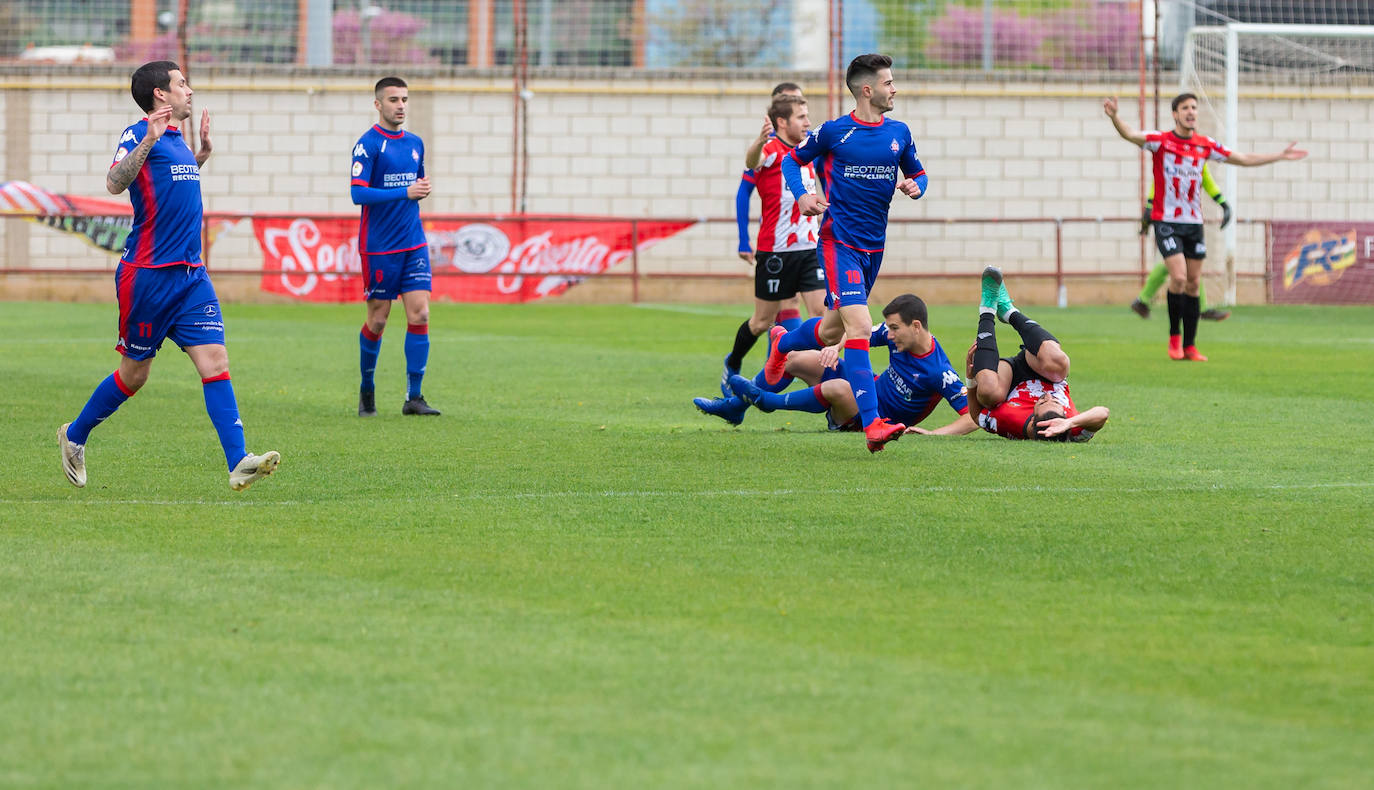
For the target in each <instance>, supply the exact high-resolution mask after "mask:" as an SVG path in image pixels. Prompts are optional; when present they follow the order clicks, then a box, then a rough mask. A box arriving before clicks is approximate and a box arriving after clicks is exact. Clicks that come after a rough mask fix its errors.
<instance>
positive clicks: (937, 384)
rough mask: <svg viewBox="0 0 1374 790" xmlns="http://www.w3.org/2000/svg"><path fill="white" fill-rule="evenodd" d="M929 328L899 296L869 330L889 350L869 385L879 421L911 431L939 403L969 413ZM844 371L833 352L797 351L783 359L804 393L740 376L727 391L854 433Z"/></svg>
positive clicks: (923, 315)
mask: <svg viewBox="0 0 1374 790" xmlns="http://www.w3.org/2000/svg"><path fill="white" fill-rule="evenodd" d="M929 326H930V324H929V317H928V312H927V310H926V303H925V302H923V301H921V299H920V297H918V296H916V295H914V294H902V295H901V296H898V297H897V298H896V299H893V300H892V301H891V302H889V303H888V304H887V306H886V307H884V308H883V323H882V324H880V325H878V326H876V327H874V328H873V332H872V335H871V336H870V338H869V343H870V345H873V346H886V347H887V350H888V368H887V370H885V371H883V372H882V373H881V374H879V375H878V376H877V378H876V379H874V381H873V387H874V389H875V390H876V392H877V397H878V413H879V414H880V415H882V417H883V418H884V419H887V420H890V421H892V422H900V423H905V424H906V425H908V426H914V425H916V424H917V423H919V422H921V421H922V420H924V419H925V418H926V417H927V416H929V415H930V413H931V411H933V410H934V409H935V405H936V404H937V403H939V402H940V400H941V399H944V400H946V401H948V402H949V405H950V407H951V408H953V409H954V411H955V412H957V413H958V414H960V415H967V414H968V391H967V390H966V389H964V382H963V381H962V380H961V379H960V378H959V374H958V373H955V372H954V369H953V368H952V367H951V366H950V364H949V358H948V357H947V356H945V350H944V349H943V348H941V347H940V343H939V341H937V340H936V339H935V336H934V335H932V334H930V329H929ZM843 367H844V363H843V362H842V361H840V360H839V357H838V349H835V348H834V347H831V348H828V349H824V350H821V351H797V352H793V353H792V354H789V355H788V356H787V373H788V375H789V376H795V377H797V378H799V379H802V380H803V381H805V382H806V383H807V384H809V385H810V388H809V389H803V390H797V391H794V392H789V393H787V394H785V395H781V394H776V393H773V392H768V391H767V390H765V389H763V388H761V387H759V386H758V383H757V382H754V381H750V380H749V379H746V378H744V377H743V376H732V377H731V378H730V389H731V390H732V391H733V392H734V393H735V395H736V397H737V398H739V399H741V400H742V401H744V402H745V403H748V404H750V405H752V406H755V407H757V408H758V410H759V411H764V412H770V411H775V410H784V411H804V412H812V413H816V414H819V413H820V412H826V413H827V416H828V418H829V422H830V428H831V430H841V431H859V430H862V426H860V425H859V420H858V417H859V407H858V404H857V403H856V401H855V399H854V390H853V389H851V388H850V386H849V381H848V380H847V379H846V378H845V375H844V372H843V370H842V369H843ZM703 411H707V413H716V412H712V411H709V410H707V409H703ZM717 416H721V415H720V414H717ZM960 419H962V420H967V418H966V417H961V418H960ZM957 422H958V420H956V423H957ZM956 423H951V425H953V424H956Z"/></svg>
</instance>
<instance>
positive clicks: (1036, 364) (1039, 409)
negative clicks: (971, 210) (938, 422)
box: [915, 266, 1108, 442]
mask: <svg viewBox="0 0 1374 790" xmlns="http://www.w3.org/2000/svg"><path fill="white" fill-rule="evenodd" d="M996 321H1001V322H1003V323H1006V324H1011V326H1012V328H1013V329H1015V330H1016V332H1017V334H1019V335H1020V336H1021V343H1022V348H1021V351H1020V352H1019V353H1018V354H1017V355H1016V356H1014V357H1003V358H1000V359H999V358H998V356H997V325H996ZM1068 375H1069V355H1068V354H1065V353H1064V349H1063V348H1062V347H1061V346H1060V345H1059V340H1058V339H1057V338H1055V336H1054V335H1052V334H1050V333H1049V332H1048V331H1047V330H1046V329H1045V328H1044V327H1042V326H1040V324H1038V323H1036V322H1035V321H1033V320H1031V319H1030V318H1029V317H1027V316H1026V315H1025V314H1024V313H1022V312H1021V311H1020V310H1018V309H1016V305H1015V304H1014V303H1013V302H1012V300H1011V295H1010V294H1008V293H1007V288H1006V285H1005V284H1004V283H1003V282H1002V270H1001V269H999V268H997V267H996V266H989V267H987V268H986V269H984V270H983V281H982V299H981V301H980V303H979V306H978V336H977V339H976V340H975V341H974V344H973V348H971V349H969V360H968V376H969V395H970V397H972V398H974V399H976V400H977V402H978V405H979V409H978V418H977V422H976V423H975V422H974V421H973V420H972V419H968V418H967V416H965V417H964V418H961V419H960V420H958V421H956V422H954V423H951V424H949V425H946V426H945V427H943V428H938V429H936V430H934V431H927V430H925V429H923V428H917V429H915V432H916V433H924V434H953V435H960V434H965V433H971V432H973V431H976V430H978V428H980V427H981V428H982V429H983V430H985V431H987V432H988V433H995V434H997V435H998V436H1002V437H1005V438H1007V439H1051V440H1056V441H1073V442H1086V441H1088V440H1089V439H1091V438H1092V437H1093V435H1094V434H1095V433H1097V432H1098V431H1100V430H1102V426H1104V425H1106V424H1107V417H1108V411H1107V407H1106V406H1094V407H1092V408H1091V409H1088V410H1087V411H1085V412H1083V413H1081V414H1080V413H1079V412H1078V410H1077V409H1075V408H1074V405H1073V397H1072V396H1071V395H1070V394H1069V382H1068Z"/></svg>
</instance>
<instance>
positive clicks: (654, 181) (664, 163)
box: [0, 70, 1374, 298]
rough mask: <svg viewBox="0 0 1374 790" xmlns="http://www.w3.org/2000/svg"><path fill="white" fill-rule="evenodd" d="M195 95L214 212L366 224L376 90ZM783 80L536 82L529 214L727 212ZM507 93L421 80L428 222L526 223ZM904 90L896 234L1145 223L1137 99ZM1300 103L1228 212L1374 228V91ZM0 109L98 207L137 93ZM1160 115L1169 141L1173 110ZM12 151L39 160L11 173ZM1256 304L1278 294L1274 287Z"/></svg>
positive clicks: (1285, 101) (938, 254) (936, 87)
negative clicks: (356, 214) (1058, 222)
mask: <svg viewBox="0 0 1374 790" xmlns="http://www.w3.org/2000/svg"><path fill="white" fill-rule="evenodd" d="M195 79H196V82H195V88H196V107H197V110H196V112H197V117H198V114H199V111H200V109H202V108H206V109H209V110H210V112H211V117H212V135H213V139H214V145H215V153H214V155H213V156H212V157H211V159H210V161H209V162H208V163H207V165H206V168H205V171H204V173H203V176H202V182H201V183H202V187H203V190H204V194H205V200H206V206H207V208H209V209H211V210H217V211H243V212H248V211H291V212H352V211H354V210H355V209H354V207H353V206H352V204H351V203H350V201H349V198H348V192H347V189H348V167H349V152H350V149H351V147H352V144H353V142H354V141H355V140H356V139H357V137H358V136H359V135H360V134H361V133H362V132H363V131H364V130H365V129H366V128H367V127H368V125H369V124H370V123H372V122H373V121H374V120H375V117H376V116H375V111H374V110H373V108H372V96H371V90H370V89H371V84H372V82H373V81H374V76H373V75H347V74H330V75H323V74H319V73H300V74H287V73H274V74H267V75H263V74H254V73H249V72H241V73H235V72H227V71H226V72H219V71H215V70H208V71H203V72H201V73H200V74H197V75H195ZM773 82H774V78H773V77H772V76H769V75H745V77H744V78H739V79H722V78H701V77H699V76H697V77H681V78H670V77H640V78H634V77H619V78H615V79H610V80H607V79H605V78H602V77H595V78H591V77H579V76H577V75H566V76H559V75H557V74H556V73H549V74H547V75H546V76H544V77H542V78H538V79H535V80H534V81H533V83H532V85H531V89H532V90H533V92H534V97H533V99H532V100H531V101H530V104H529V118H530V120H529V129H530V138H529V143H528V145H529V152H530V174H529V180H528V185H529V193H528V198H527V208H528V210H529V211H530V212H535V213H545V212H547V213H576V214H615V215H622V216H643V217H652V216H693V217H698V216H700V217H708V216H709V217H727V216H731V215H732V214H733V200H734V194H735V189H736V185H737V184H738V179H739V173H740V170H741V168H742V161H743V152H744V148H745V146H746V145H747V144H748V142H749V140H750V139H751V138H752V137H753V135H754V134H756V133H757V130H758V128H759V125H760V123H761V121H762V118H763V114H764V109H765V107H766V103H767V99H766V95H765V94H766V92H767V90H768V89H769V88H770V87H771V85H772V84H773ZM801 82H802V84H803V87H805V88H811V89H812V90H813V91H814V92H815V93H814V95H813V101H814V102H815V105H814V106H813V107H812V114H813V117H814V118H815V119H816V121H817V122H818V121H819V120H820V119H821V117H822V116H823V115H824V104H825V102H824V97H823V95H822V93H821V91H823V90H824V82H823V80H821V79H819V78H813V79H810V80H806V79H803V80H801ZM510 87H511V86H510V80H509V78H508V76H507V75H504V74H492V75H489V76H481V75H479V76H462V77H455V76H446V77H423V78H420V77H416V78H412V79H411V102H410V104H411V118H410V121H409V123H408V128H409V129H410V130H411V131H413V132H415V133H417V134H419V135H421V136H422V137H423V138H424V140H425V144H426V150H427V156H428V162H427V163H426V166H427V170H428V172H429V174H430V177H431V180H432V181H433V183H434V188H435V192H434V194H433V196H432V197H431V198H430V199H429V200H428V201H427V202H426V205H425V207H424V208H425V209H426V210H427V211H430V212H473V213H490V212H505V211H509V210H510V206H511V203H510V162H511V148H512V134H511V128H512V124H511V117H512V113H511V104H512V102H511V97H510ZM898 89H899V95H898V97H897V109H896V110H895V112H893V113H892V115H893V117H895V118H898V119H901V120H904V121H906V122H907V123H909V124H910V125H911V127H912V129H913V131H914V133H915V135H916V139H917V146H918V149H919V152H920V155H921V158H922V161H923V162H924V164H925V165H926V168H927V170H928V171H929V173H930V179H931V185H930V194H929V195H928V196H927V197H926V198H924V199H922V200H921V201H919V202H911V201H907V200H905V199H898V200H895V201H894V203H893V208H892V217H893V218H924V219H942V220H944V219H959V218H992V217H996V218H1001V219H1003V220H1006V219H1010V218H1017V217H1099V216H1103V217H1128V216H1135V215H1136V214H1137V211H1138V205H1139V203H1138V184H1139V163H1138V157H1137V153H1136V151H1135V150H1134V149H1133V148H1132V147H1131V146H1130V145H1129V144H1127V143H1125V142H1124V141H1122V140H1120V139H1119V138H1118V137H1117V136H1116V134H1115V132H1114V131H1113V129H1112V127H1111V124H1110V123H1109V122H1108V120H1107V119H1106V118H1105V116H1104V115H1103V113H1102V107H1101V100H1102V96H1104V95H1107V94H1108V93H1125V94H1128V96H1129V94H1130V93H1131V92H1132V91H1134V86H1133V85H1126V84H1117V85H1114V84H1106V83H1097V84H1078V83H1074V84H1070V83H1063V84H1058V83H1025V82H1017V83H1007V84H998V83H987V82H978V83H969V84H965V83H959V82H954V81H947V82H941V81H931V80H929V78H928V77H923V78H922V79H916V78H915V75H910V76H908V77H906V78H905V79H903V78H902V75H899V82H898ZM1297 96H1298V94H1297V93H1296V92H1293V95H1292V96H1290V95H1289V94H1288V93H1285V92H1282V91H1278V90H1274V91H1267V90H1254V91H1249V92H1248V95H1246V96H1244V97H1243V100H1242V102H1241V111H1242V117H1243V125H1242V128H1241V130H1240V142H1239V148H1240V149H1241V150H1246V151H1270V150H1277V149H1279V148H1281V147H1282V146H1283V145H1284V144H1285V143H1286V142H1287V141H1288V140H1292V139H1296V140H1299V141H1300V142H1301V143H1302V144H1303V146H1304V147H1306V148H1307V149H1309V150H1310V151H1311V157H1310V158H1309V159H1307V160H1305V161H1302V162H1296V163H1293V162H1283V163H1279V164H1276V165H1272V166H1268V167H1263V168H1254V169H1242V170H1241V173H1240V181H1239V188H1238V190H1237V193H1236V194H1235V195H1230V196H1229V197H1230V200H1231V202H1232V204H1233V206H1235V207H1236V209H1237V214H1238V216H1241V217H1246V218H1292V219H1303V218H1314V219H1315V218H1322V219H1326V218H1337V219H1365V220H1367V219H1369V218H1371V217H1374V195H1372V194H1371V189H1370V183H1371V180H1374V179H1372V178H1371V177H1372V176H1374V164H1371V162H1374V141H1371V138H1370V135H1369V134H1368V130H1369V129H1370V128H1374V93H1359V92H1355V91H1344V92H1339V91H1338V92H1331V93H1328V94H1313V95H1311V96H1308V97H1305V98H1299V97H1297ZM1124 104H1126V105H1127V106H1126V107H1125V108H1124V109H1123V113H1124V114H1125V116H1126V117H1127V118H1128V120H1129V122H1130V123H1131V124H1132V125H1139V120H1138V118H1137V117H1136V110H1135V102H1134V99H1131V98H1127V99H1125V100H1124ZM15 107H25V108H26V109H25V110H24V111H23V112H15V111H13V109H14V108H15ZM0 108H9V109H0V123H4V124H5V126H3V127H0V129H2V130H3V133H4V138H5V140H6V144H5V151H4V152H0V177H3V178H6V179H8V178H14V177H26V178H27V179H28V180H31V181H33V182H34V183H36V184H39V185H41V186H44V187H46V188H48V189H52V190H54V191H59V192H72V193H77V194H90V195H103V194H104V173H105V170H106V168H107V166H108V164H109V161H110V156H111V153H112V151H113V149H114V143H115V140H116V138H117V135H118V133H119V131H120V130H121V129H122V128H123V127H124V126H125V125H127V124H128V123H131V122H132V121H133V120H135V119H137V118H138V117H139V116H140V115H141V113H140V111H139V110H138V109H137V107H135V105H134V104H133V101H132V100H131V98H130V97H129V94H128V88H127V82H126V81H125V79H124V78H122V77H119V78H116V77H114V76H111V75H108V74H103V75H99V76H97V77H94V78H93V77H91V76H90V75H84V76H74V75H72V74H55V73H40V74H34V75H19V76H15V75H10V76H9V79H8V83H7V87H6V89H5V90H3V91H0ZM1161 117H1162V118H1163V119H1164V123H1165V124H1166V125H1167V124H1168V123H1169V121H1168V119H1169V114H1168V110H1167V105H1166V106H1165V107H1164V108H1163V111H1162V112H1161ZM194 120H195V119H193V121H194ZM192 125H193V126H194V124H192ZM1214 128H1216V122H1215V120H1214V119H1211V118H1208V117H1205V116H1204V118H1203V131H1204V132H1206V131H1208V130H1209V129H1214ZM15 152H19V154H20V156H21V158H22V159H23V160H24V161H16V159H15ZM1221 170H1222V169H1221V168H1218V171H1217V174H1216V175H1217V177H1218V180H1219V181H1221V180H1222V179H1221V176H1222V172H1221ZM21 174H22V175H21ZM1223 183H1224V182H1223ZM754 211H755V214H756V215H757V204H755V210H754ZM1213 216H1219V214H1218V213H1215V212H1214V213H1213ZM0 226H3V229H0V233H3V234H4V237H3V243H0V251H3V252H4V255H5V260H4V262H3V264H4V265H5V266H9V267H23V266H44V267H46V266H52V267H72V268H91V267H100V266H105V265H109V264H111V263H112V262H111V261H110V260H109V258H108V256H103V255H102V254H101V253H99V252H97V251H95V250H92V249H91V248H90V247H88V246H86V245H85V244H84V243H82V242H80V241H78V240H75V239H73V238H69V237H64V236H62V235H59V234H56V233H53V232H51V231H47V230H44V229H40V228H37V227H34V226H31V224H29V223H20V222H16V221H14V220H10V221H6V222H4V223H0ZM17 226H22V227H17ZM891 235H892V243H891V245H890V246H889V253H888V255H887V259H886V261H885V264H884V273H885V275H887V274H889V273H890V274H893V275H898V274H902V273H905V274H911V275H924V274H932V273H949V274H969V273H976V272H977V271H978V270H980V269H981V268H982V267H983V266H984V265H986V264H987V263H998V264H1000V265H1003V266H1005V267H1007V268H1008V270H1009V271H1011V272H1016V271H1018V270H1025V271H1039V272H1044V271H1049V270H1051V269H1052V268H1053V265H1054V259H1055V250H1056V239H1055V235H1054V233H1053V225H1052V224H1043V223H1042V224H1037V225H1021V224H1016V223H1003V224H996V225H988V224H978V225H974V224H924V225H902V226H894V228H893V231H892V234H891ZM1208 235H1209V241H1210V242H1211V246H1212V248H1213V251H1214V253H1219V252H1220V247H1221V234H1220V233H1219V232H1216V230H1215V227H1214V226H1213V227H1212V228H1209V231H1208ZM734 239H735V230H734V227H733V225H730V224H718V225H704V226H698V227H696V228H693V229H692V230H690V231H688V232H686V233H684V234H682V235H680V236H678V237H676V238H674V239H672V240H669V241H667V242H664V243H663V244H661V245H659V246H658V247H655V248H654V249H653V250H651V251H650V252H648V253H646V254H645V256H644V257H643V268H644V269H645V270H646V271H659V272H663V271H674V272H684V271H688V272H707V273H715V274H739V273H740V272H741V271H742V264H740V263H739V261H738V260H737V258H736V257H735V254H734V251H735V243H734ZM1062 244H1063V249H1064V260H1065V265H1066V269H1067V270H1068V271H1069V272H1070V273H1091V272H1103V271H1120V270H1123V269H1133V268H1134V267H1136V266H1137V265H1138V261H1139V246H1140V245H1139V241H1138V239H1137V237H1136V235H1135V233H1134V226H1133V225H1132V224H1130V223H1129V222H1105V223H1101V224H1087V225H1068V226H1066V227H1065V229H1064V233H1063V237H1062ZM25 255H26V256H27V260H22V259H21V258H23V257H25ZM214 257H215V262H216V266H218V267H229V266H233V267H245V268H251V267H253V266H255V265H256V264H257V261H258V255H257V252H256V249H255V244H254V242H253V240H252V234H251V231H250V230H249V229H248V228H247V226H246V225H245V226H241V227H240V228H239V229H238V230H236V231H235V232H234V233H232V234H230V235H229V236H227V237H225V238H224V239H223V240H222V241H220V242H219V243H218V244H217V245H216V247H215V250H214ZM1214 257H1215V258H1216V260H1215V261H1213V262H1211V263H1209V266H1208V269H1209V272H1210V273H1209V278H1215V277H1216V276H1217V273H1218V272H1219V270H1220V263H1219V261H1220V256H1219V255H1215V256H1214ZM1237 266H1238V270H1239V271H1241V272H1243V273H1252V274H1253V273H1258V272H1261V271H1262V270H1263V266H1264V261H1263V239H1262V234H1261V233H1260V231H1259V229H1258V226H1243V227H1242V228H1241V231H1240V243H1239V244H1238V255H1237ZM1128 279H1129V278H1128ZM1130 285H1131V283H1129V282H1127V283H1123V287H1126V286H1130ZM738 288H739V286H738V284H733V285H732V287H731V290H730V291H729V292H728V293H727V295H726V296H725V297H724V298H735V297H736V296H737V295H738V294H737V293H735V291H737V290H738ZM1247 293H1248V294H1249V295H1250V296H1251V297H1252V298H1262V293H1263V292H1262V289H1261V290H1259V291H1258V292H1255V291H1254V290H1253V289H1251V290H1250V291H1248V292H1247ZM1111 298H1116V297H1115V295H1112V296H1111Z"/></svg>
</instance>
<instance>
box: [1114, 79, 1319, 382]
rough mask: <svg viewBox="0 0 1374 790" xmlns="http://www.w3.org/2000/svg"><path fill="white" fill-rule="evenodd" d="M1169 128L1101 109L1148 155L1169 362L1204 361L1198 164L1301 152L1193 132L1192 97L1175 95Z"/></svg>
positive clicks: (1254, 162) (1249, 162)
mask: <svg viewBox="0 0 1374 790" xmlns="http://www.w3.org/2000/svg"><path fill="white" fill-rule="evenodd" d="M1170 106H1171V107H1172V110H1173V115H1174V128H1173V129H1172V130H1169V131H1154V132H1140V131H1136V130H1135V129H1132V128H1131V127H1129V126H1127V125H1126V122H1125V121H1123V120H1122V119H1121V117H1120V116H1119V115H1118V114H1117V110H1118V107H1117V101H1116V97H1112V98H1109V99H1107V100H1105V101H1104V102H1103V103H1102V107H1103V110H1104V111H1105V112H1106V113H1107V117H1108V118H1110V119H1111V121H1112V125H1113V126H1114V127H1116V133H1117V134H1119V135H1121V138H1122V139H1123V140H1126V141H1127V142H1129V143H1131V144H1133V145H1138V146H1140V147H1141V148H1143V149H1145V150H1146V151H1149V152H1151V154H1153V163H1154V169H1153V173H1154V205H1153V208H1152V211H1151V213H1150V219H1151V221H1152V222H1153V223H1154V228H1155V246H1157V247H1158V248H1159V253H1160V255H1162V256H1164V264H1165V265H1166V266H1168V267H1169V296H1168V300H1169V358H1170V359H1188V360H1193V361H1195V362H1206V361H1207V357H1205V356H1203V355H1202V352H1200V351H1198V350H1197V345H1196V339H1197V324H1198V319H1199V317H1200V316H1201V313H1202V306H1201V302H1200V299H1199V297H1198V286H1199V283H1200V282H1201V278H1202V261H1203V258H1205V257H1206V256H1207V245H1206V243H1205V241H1204V239H1203V234H1202V189H1201V183H1202V164H1203V163H1204V162H1207V161H1209V160H1211V161H1216V162H1226V163H1227V164H1233V165H1240V166H1242V167H1257V166H1259V165H1267V164H1270V163H1272V162H1278V161H1280V160H1290V161H1291V160H1295V159H1302V158H1303V157H1305V156H1307V152H1306V151H1301V150H1298V148H1297V143H1296V142H1294V143H1289V144H1288V147H1287V148H1285V149H1283V150H1282V151H1277V152H1274V153H1269V154H1247V153H1240V152H1233V151H1231V150H1230V149H1229V148H1227V147H1226V146H1224V145H1222V144H1221V143H1219V142H1217V141H1216V140H1213V139H1212V138H1210V137H1207V136H1206V135H1202V134H1197V116H1198V103H1197V96H1195V95H1194V94H1192V93H1180V94H1179V95H1178V96H1175V97H1174V100H1173V102H1172V104H1171V105H1170Z"/></svg>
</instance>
